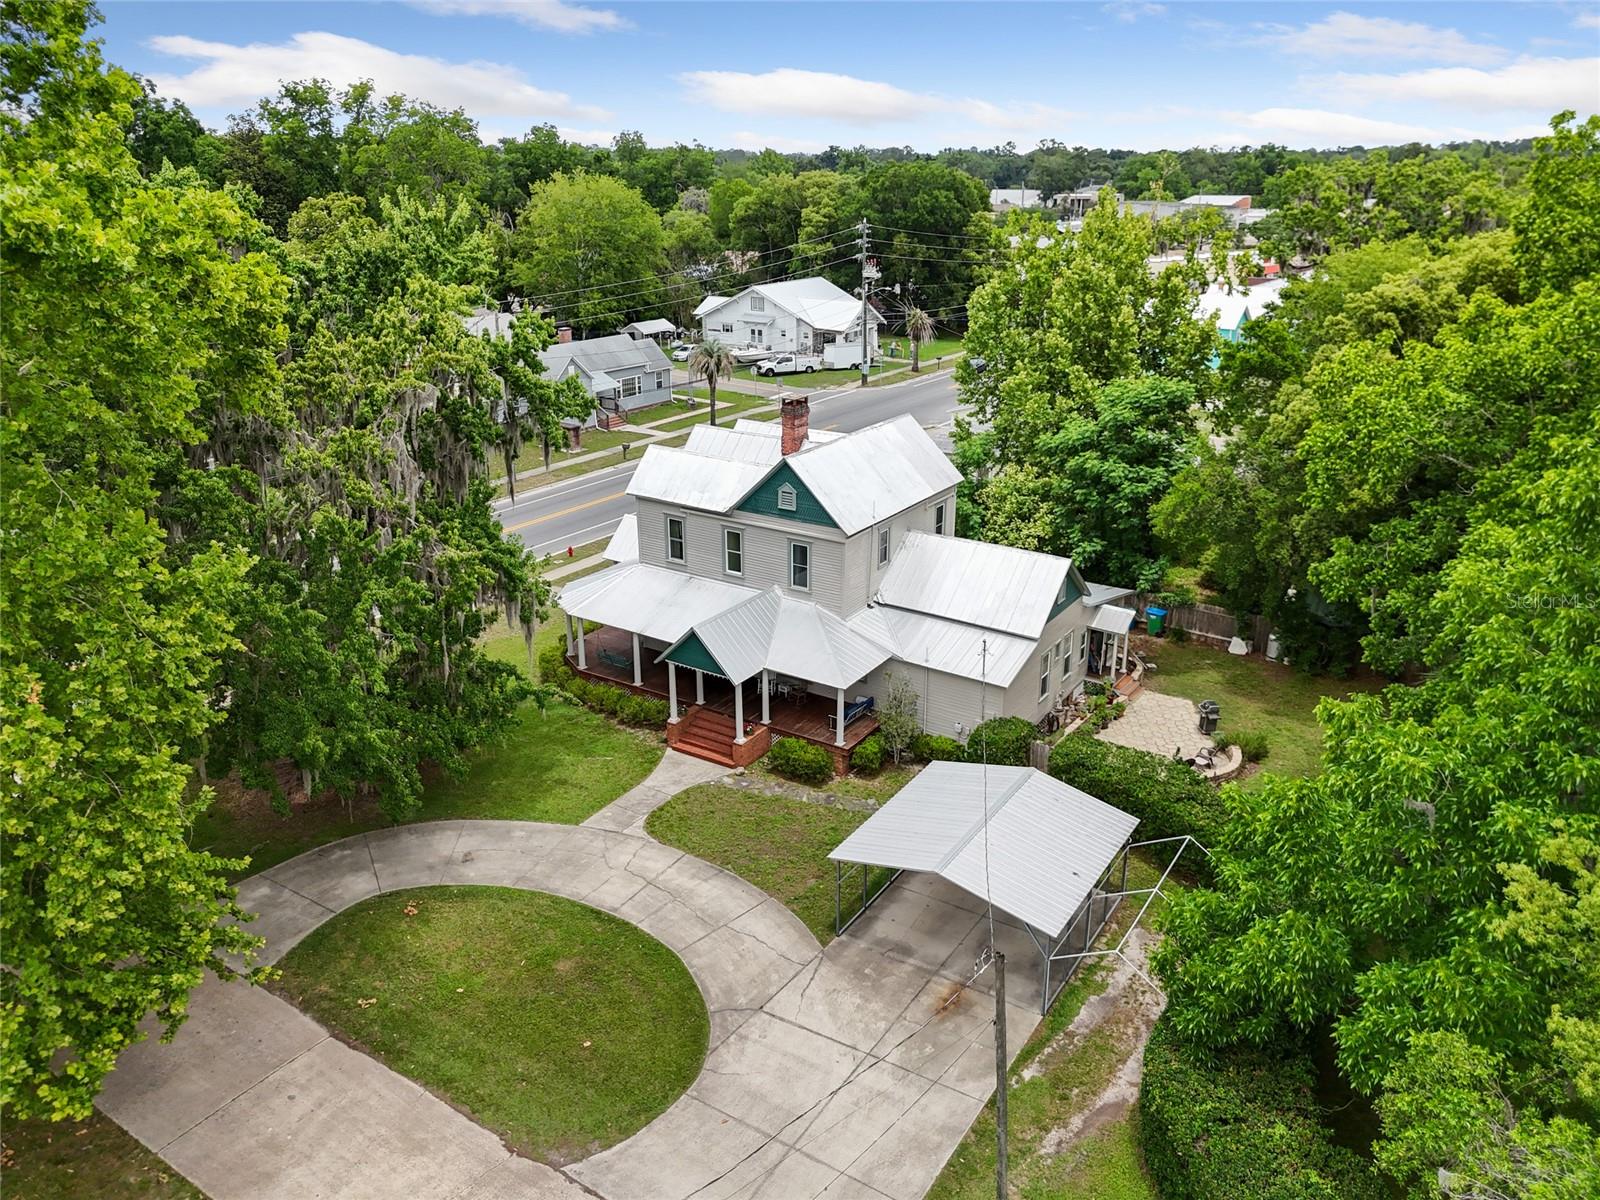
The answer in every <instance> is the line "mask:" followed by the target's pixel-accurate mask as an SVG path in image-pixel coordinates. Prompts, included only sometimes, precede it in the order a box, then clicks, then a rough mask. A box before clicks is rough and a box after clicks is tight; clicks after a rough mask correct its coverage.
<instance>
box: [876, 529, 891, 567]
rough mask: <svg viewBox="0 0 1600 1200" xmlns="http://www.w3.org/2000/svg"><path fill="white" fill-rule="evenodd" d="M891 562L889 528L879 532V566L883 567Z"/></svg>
mask: <svg viewBox="0 0 1600 1200" xmlns="http://www.w3.org/2000/svg"><path fill="white" fill-rule="evenodd" d="M888 561H889V530H888V528H887V527H885V528H883V529H880V530H878V565H879V566H880V567H881V566H883V564H884V563H886V562H888Z"/></svg>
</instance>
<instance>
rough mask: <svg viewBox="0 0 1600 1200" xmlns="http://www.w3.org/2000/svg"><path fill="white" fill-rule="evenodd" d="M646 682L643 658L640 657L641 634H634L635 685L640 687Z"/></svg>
mask: <svg viewBox="0 0 1600 1200" xmlns="http://www.w3.org/2000/svg"><path fill="white" fill-rule="evenodd" d="M643 683H644V666H643V660H642V659H641V658H640V657H639V635H638V634H637V633H636V634H634V635H633V686H634V687H640V686H641V685H643Z"/></svg>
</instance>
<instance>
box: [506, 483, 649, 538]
mask: <svg viewBox="0 0 1600 1200" xmlns="http://www.w3.org/2000/svg"><path fill="white" fill-rule="evenodd" d="M627 494H628V493H627V492H612V493H611V495H609V496H601V497H600V498H599V499H598V500H585V501H584V502H583V503H582V504H574V505H573V506H572V507H571V508H563V509H562V510H561V511H560V512H553V513H546V514H545V515H544V516H542V517H535V518H533V520H531V521H523V522H522V523H520V524H518V525H507V526H506V527H505V529H506V532H507V533H515V532H516V531H517V530H519V529H527V528H528V527H529V526H530V525H542V524H544V522H546V521H554V520H555V519H556V518H557V517H564V516H566V515H568V514H569V513H575V512H582V511H583V510H584V509H586V508H593V507H594V506H595V505H596V504H605V503H607V502H608V501H611V500H620V499H621V498H622V497H623V496H626V495H627Z"/></svg>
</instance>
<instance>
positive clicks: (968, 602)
mask: <svg viewBox="0 0 1600 1200" xmlns="http://www.w3.org/2000/svg"><path fill="white" fill-rule="evenodd" d="M1069 573H1070V574H1071V575H1072V576H1073V577H1074V582H1075V583H1077V584H1078V590H1079V591H1080V592H1081V591H1082V590H1083V586H1082V583H1083V581H1082V578H1081V577H1079V576H1078V575H1077V572H1076V571H1074V570H1073V567H1072V560H1071V559H1067V558H1058V557H1057V556H1056V555H1054V554H1039V553H1036V552H1035V551H1032V550H1019V549H1017V548H1016V547H1015V546H996V545H994V544H993V543H991V542H974V541H969V540H968V539H966V538H953V537H937V536H935V535H933V534H929V533H908V534H906V536H905V540H904V541H902V542H901V543H900V550H899V552H898V553H897V554H896V555H895V556H894V559H893V561H892V562H890V564H889V570H888V572H887V573H886V574H885V575H884V577H883V582H882V583H880V584H879V585H878V595H877V599H878V602H879V603H880V604H887V605H890V606H891V607H894V608H903V609H909V610H910V611H912V612H920V613H930V614H932V615H933V616H937V617H944V618H946V619H948V620H952V621H961V622H964V623H965V624H968V625H977V626H980V627H982V628H984V629H997V630H999V631H1001V632H1002V633H1011V634H1015V635H1017V636H1018V637H1025V638H1037V637H1038V636H1039V635H1040V634H1041V633H1043V632H1044V626H1045V622H1046V621H1048V620H1049V619H1050V610H1051V609H1052V608H1054V607H1055V602H1056V597H1057V596H1059V595H1060V593H1061V586H1062V583H1063V582H1064V581H1065V580H1066V579H1067V577H1068V575H1069Z"/></svg>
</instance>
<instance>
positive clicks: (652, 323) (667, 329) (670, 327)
mask: <svg viewBox="0 0 1600 1200" xmlns="http://www.w3.org/2000/svg"><path fill="white" fill-rule="evenodd" d="M622 332H623V333H641V334H643V335H644V336H645V337H650V336H652V335H654V334H657V333H677V332H678V327H677V326H676V325H674V324H673V323H672V322H671V321H669V320H667V319H666V318H665V317H653V318H652V319H650V320H648V321H634V322H632V323H630V324H627V325H624V326H623V327H622Z"/></svg>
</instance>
